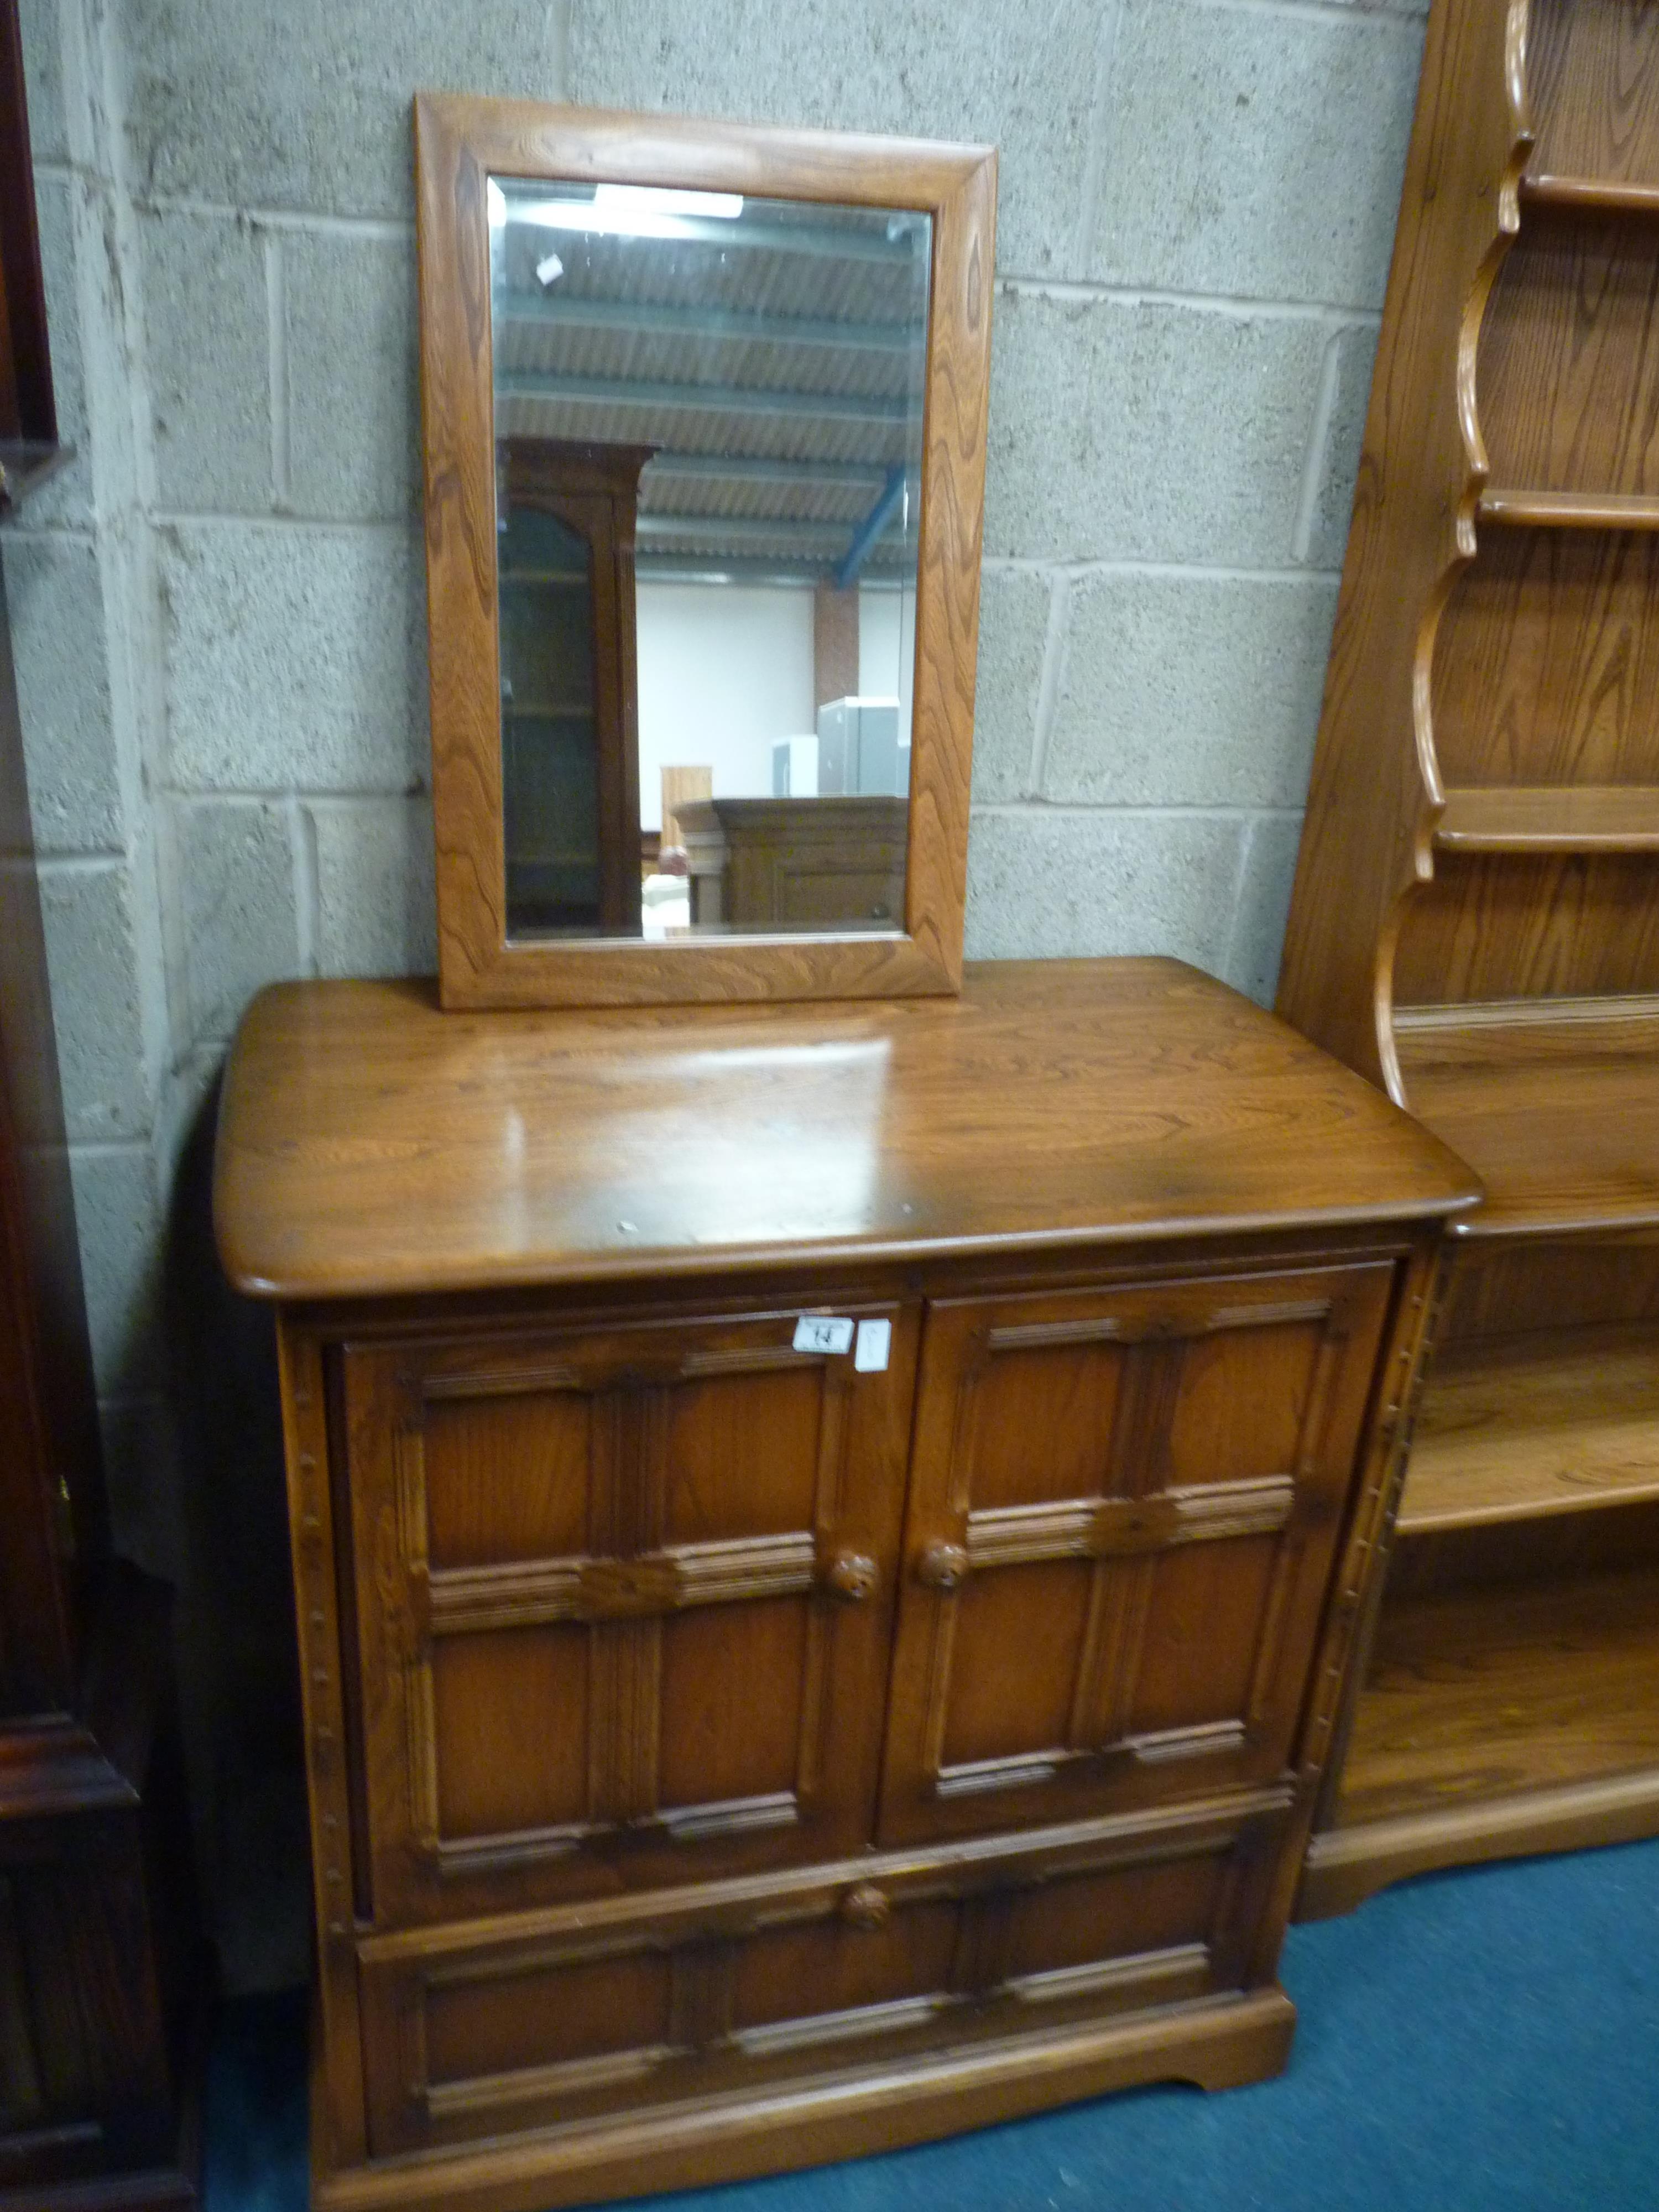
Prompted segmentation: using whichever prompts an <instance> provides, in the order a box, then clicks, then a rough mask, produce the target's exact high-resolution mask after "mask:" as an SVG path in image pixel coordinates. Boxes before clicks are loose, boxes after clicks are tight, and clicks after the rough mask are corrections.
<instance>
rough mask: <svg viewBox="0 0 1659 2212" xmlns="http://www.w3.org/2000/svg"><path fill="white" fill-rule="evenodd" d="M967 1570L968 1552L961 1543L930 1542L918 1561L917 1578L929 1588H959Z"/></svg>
mask: <svg viewBox="0 0 1659 2212" xmlns="http://www.w3.org/2000/svg"><path fill="white" fill-rule="evenodd" d="M967 1571H968V1554H967V1553H966V1552H964V1551H963V1548H962V1547H961V1545H960V1544H929V1545H928V1547H927V1550H926V1551H924V1552H923V1553H922V1555H921V1558H920V1559H918V1560H917V1561H916V1580H917V1581H918V1582H920V1583H927V1587H928V1589H936V1590H953V1589H959V1588H960V1587H961V1584H962V1579H963V1576H964V1575H965V1574H966V1573H967Z"/></svg>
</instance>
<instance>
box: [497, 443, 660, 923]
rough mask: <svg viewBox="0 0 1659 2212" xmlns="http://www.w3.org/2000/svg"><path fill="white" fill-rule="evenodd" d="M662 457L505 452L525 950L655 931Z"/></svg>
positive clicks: (511, 789) (513, 762)
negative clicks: (642, 638)
mask: <svg viewBox="0 0 1659 2212" xmlns="http://www.w3.org/2000/svg"><path fill="white" fill-rule="evenodd" d="M651 453H652V448H651V447H649V446H599V445H580V444H574V443H571V442H568V441H563V440H560V439H556V438H522V437H520V438H511V439H507V440H506V441H503V447H502V458H501V469H500V474H501V489H500V493H499V497H500V500H501V521H500V525H499V528H498V532H497V539H498V546H497V550H498V553H499V556H500V565H499V570H498V574H499V580H500V586H501V807H502V813H503V817H504V822H505V836H506V862H507V926H508V929H509V932H510V933H511V934H513V936H515V937H525V938H530V937H535V936H537V935H539V934H546V933H552V932H558V931H564V930H583V929H587V930H592V931H593V932H594V933H596V934H597V933H601V932H603V933H605V935H607V936H627V935H628V934H629V933H634V934H637V933H638V931H639V927H640V889H641V872H640V773H639V702H638V689H639V687H638V679H637V676H636V673H635V659H636V647H635V584H634V538H635V526H636V522H637V517H638V508H639V495H640V471H641V469H643V468H644V466H645V465H646V463H647V461H648V460H649V459H650V458H651Z"/></svg>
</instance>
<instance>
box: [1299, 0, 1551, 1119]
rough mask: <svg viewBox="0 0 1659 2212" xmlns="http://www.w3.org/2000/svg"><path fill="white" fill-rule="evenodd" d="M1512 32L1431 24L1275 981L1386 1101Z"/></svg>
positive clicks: (1472, 451) (1501, 5)
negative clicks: (1399, 940)
mask: <svg viewBox="0 0 1659 2212" xmlns="http://www.w3.org/2000/svg"><path fill="white" fill-rule="evenodd" d="M1525 21H1526V9H1525V0H1441V4H1439V5H1437V6H1436V7H1435V8H1433V9H1431V14H1430V17H1429V24H1428V33H1427V42H1426V46H1425V52H1424V59H1423V73H1422V80H1421V84H1420V87H1419V94H1418V101H1417V114H1416V120H1415V122H1414V124H1413V131H1412V140H1411V147H1410V150H1409V153H1408V155H1407V164H1406V178H1405V185H1404V189H1403V191H1402V194H1401V214H1400V225H1399V229H1398V231H1397V234H1396V236H1395V252H1394V259H1393V263H1392V264H1391V266H1390V269H1389V287H1388V292H1387V295H1386V297H1385V300H1384V303H1383V329H1382V334H1381V337H1380V339H1379V343H1378V349H1377V356H1376V369H1375V371H1374V372H1373V375H1372V380H1371V393H1370V407H1369V410H1368V412H1367V415H1366V420H1365V438H1364V450H1363V452H1362V454H1361V458H1360V465H1359V476H1358V484H1357V487H1356V489H1355V493H1354V507H1353V520H1352V527H1351V530H1350V533H1349V538H1348V549H1347V555H1346V561H1345V563H1344V568H1343V579H1342V590H1341V593H1340V599H1339V601H1338V605H1337V616H1336V627H1335V631H1334V636H1333V640H1332V646H1331V659H1330V665H1329V669H1328V674H1327V678H1326V686H1325V703H1324V708H1323V711H1322V715H1321V718H1320V727H1319V737H1318V740H1317V744H1316V750H1315V757H1314V767H1313V778H1312V783H1311V787H1310V794H1309V802H1308V813H1307V817H1306V821H1305V823H1304V829H1303V837H1302V848H1301V853H1300V856H1299V858H1298V860H1297V876H1296V884H1295V889H1294V892H1293V895H1292V898H1291V915H1290V924H1289V929H1288V932H1287V934H1286V938H1285V958H1284V965H1283V968H1282V969H1281V971H1280V976H1279V999H1278V1008H1279V1012H1280V1013H1281V1014H1283V1015H1284V1016H1285V1018H1286V1019H1287V1020H1289V1021H1291V1022H1293V1023H1294V1024H1296V1026H1297V1028H1298V1029H1300V1030H1304V1031H1305V1032H1306V1033H1307V1034H1308V1035H1309V1036H1312V1037H1315V1038H1316V1039H1317V1040H1318V1041H1319V1042H1321V1043H1322V1044H1324V1045H1326V1046H1328V1048H1330V1049H1331V1050H1332V1051H1334V1053H1335V1054H1337V1055H1338V1057H1339V1058H1340V1059H1342V1060H1346V1061H1347V1063H1348V1064H1349V1066H1352V1067H1357V1068H1358V1069H1359V1070H1360V1071H1361V1073H1364V1074H1365V1075H1368V1076H1370V1078H1371V1079H1372V1080H1373V1081H1374V1082H1376V1083H1378V1084H1379V1085H1383V1087H1384V1088H1386V1089H1388V1090H1389V1091H1391V1092H1392V1094H1393V1095H1394V1096H1395V1097H1400V1096H1401V1089H1400V1077H1399V1071H1398V1068H1397V1066H1396V1065H1395V1054H1394V1046H1393V1039H1392V1034H1391V1030H1390V1024H1389V994H1390V977H1389V969H1390V967H1391V963H1392V952H1393V935H1394V929H1395V918H1396V915H1397V909H1398V905H1399V902H1400V900H1401V896H1402V895H1403V893H1404V892H1405V891H1406V890H1407V889H1408V888H1409V887H1410V886H1411V885H1412V884H1413V883H1414V882H1416V881H1418V880H1419V878H1427V877H1428V876H1429V875H1430V874H1431V866H1432V862H1431V836H1432V833H1433V828H1434V823H1435V819H1436V817H1437V813H1438V811H1439V805H1440V786H1439V780H1438V775H1437V769H1436V767H1435V757H1434V746H1433V735H1432V728H1431V696H1430V671H1431V666H1432V663H1433V656H1434V647H1435V632H1436V627H1437V622H1438V619H1439V616H1440V611H1441V607H1442V605H1443V602H1444V599H1445V597H1446V594H1447V592H1448V591H1449V589H1450V587H1451V586H1452V584H1453V582H1454V581H1455V577H1456V574H1457V572H1458V570H1459V569H1460V568H1462V566H1463V564H1464V563H1466V562H1468V560H1469V559H1470V558H1471V557H1472V556H1473V555H1474V550H1475V537H1474V511H1475V506H1476V501H1477V500H1478V498H1479V495H1480V489H1481V487H1482V485H1483V483H1485V480H1486V451H1485V448H1484V446H1483V444H1482V441H1481V435H1480V425H1479V422H1478V420H1477V416H1476V411H1475V386H1474V356H1475V341H1476V337H1477V334H1478V332H1479V331H1480V322H1481V317H1482V313H1483V311H1484V309H1485V307H1486V299H1487V295H1488V293H1489V291H1490V289H1491V287H1492V281H1493V278H1494V277H1495V276H1496V274H1497V271H1498V267H1499V265H1500V264H1501V262H1502V259H1503V257H1504V252H1505V251H1506V250H1507V248H1508V246H1509V245H1510V240H1511V239H1512V238H1513V236H1514V234H1515V233H1516V228H1517V227H1518V223H1519V212H1518V205H1517V200H1516V185H1517V181H1518V179H1519V176H1520V173H1521V170H1522V167H1524V164H1525V161H1526V157H1527V155H1528V152H1529V150H1530V147H1531V136H1530V128H1529V125H1528V121H1527V111H1526V98H1525V90H1524V86H1523V82H1522V53H1523V49H1524V42H1525Z"/></svg>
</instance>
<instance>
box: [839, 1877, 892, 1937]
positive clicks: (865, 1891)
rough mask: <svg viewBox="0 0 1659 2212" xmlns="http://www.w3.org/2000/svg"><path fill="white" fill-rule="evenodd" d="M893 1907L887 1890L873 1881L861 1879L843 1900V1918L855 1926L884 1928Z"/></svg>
mask: <svg viewBox="0 0 1659 2212" xmlns="http://www.w3.org/2000/svg"><path fill="white" fill-rule="evenodd" d="M892 1909H893V1908H892V1906H891V1905H890V1904H889V1902H888V1899H887V1893H886V1891H885V1890H884V1889H878V1888H877V1887H876V1886H875V1884H874V1882H872V1881H861V1882H860V1884H859V1886H858V1887H857V1888H856V1889H849V1890H848V1893H847V1894H846V1896H845V1897H844V1898H842V1901H841V1913H842V1919H843V1920H846V1921H848V1922H849V1923H851V1925H852V1926H853V1927H854V1928H884V1927H885V1926H886V1925H887V1917H888V1915H889V1913H890V1912H891V1911H892Z"/></svg>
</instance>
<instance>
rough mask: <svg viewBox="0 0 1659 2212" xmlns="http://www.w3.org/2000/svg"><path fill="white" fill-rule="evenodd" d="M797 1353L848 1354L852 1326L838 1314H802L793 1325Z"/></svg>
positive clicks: (850, 1346) (851, 1347) (851, 1339)
mask: <svg viewBox="0 0 1659 2212" xmlns="http://www.w3.org/2000/svg"><path fill="white" fill-rule="evenodd" d="M795 1349H796V1351H797V1352H850V1351H851V1350H852V1349H853V1324H852V1322H850V1321H843V1320H842V1317H841V1316H840V1315H839V1314H803V1315H802V1316H801V1317H800V1319H799V1321H798V1322H796V1323H795Z"/></svg>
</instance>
